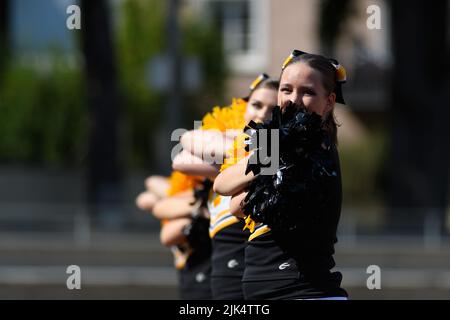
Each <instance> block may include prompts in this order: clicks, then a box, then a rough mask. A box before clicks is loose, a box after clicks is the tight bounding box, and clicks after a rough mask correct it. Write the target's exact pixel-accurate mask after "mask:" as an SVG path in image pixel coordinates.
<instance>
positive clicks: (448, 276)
mask: <svg viewBox="0 0 450 320" xmlns="http://www.w3.org/2000/svg"><path fill="white" fill-rule="evenodd" d="M70 5H78V6H79V8H80V9H81V29H74V30H70V29H69V28H68V27H67V25H66V22H67V20H68V19H69V20H70V19H71V18H70V17H71V16H72V14H73V12H67V8H68V7H69V6H70ZM370 5H376V6H377V8H379V13H380V19H381V20H380V28H379V29H371V28H369V27H368V19H369V20H370V19H371V18H370V17H371V16H373V13H374V11H370V10H369V11H368V7H369V6H370ZM449 14H450V1H448V0H436V1H432V2H429V1H428V2H426V1H409V2H399V1H387V0H386V1H381V0H372V1H368V0H359V1H356V0H339V1H337V0H277V1H275V0H145V1H144V0H109V1H108V0H96V1H88V0H81V1H76V0H41V1H33V0H2V1H0V299H176V298H177V288H176V286H177V282H176V272H175V270H174V268H173V264H172V255H171V253H170V251H169V249H167V248H164V247H162V246H161V245H160V243H159V222H158V221H157V220H155V219H154V218H153V217H152V216H151V214H149V213H143V212H140V211H139V210H138V209H137V208H136V206H135V204H134V201H135V197H136V196H137V195H138V194H139V192H141V191H143V190H144V188H145V186H144V180H145V178H146V177H148V176H149V175H151V174H163V175H168V174H169V173H170V151H171V149H172V147H173V146H174V145H175V144H176V142H171V141H170V133H171V132H172V130H174V129H175V128H181V127H183V128H188V129H189V128H192V127H193V121H194V120H201V118H202V115H203V114H204V113H205V112H207V111H209V110H210V109H211V108H212V107H213V106H215V105H227V104H229V102H230V101H231V98H232V97H240V96H244V95H245V94H246V93H247V88H248V85H249V84H250V82H251V81H252V80H253V79H254V78H255V76H256V75H258V74H259V73H261V72H267V73H269V74H270V75H272V76H273V77H278V76H279V73H280V66H281V64H282V62H283V60H284V59H285V57H286V56H287V55H288V54H289V53H290V52H291V50H292V49H294V48H297V49H301V50H304V51H308V52H317V53H322V54H325V55H327V56H332V57H336V58H338V59H339V61H340V62H341V64H343V65H344V66H345V67H346V69H347V73H348V82H347V84H346V85H345V86H344V94H345V97H346V100H347V103H348V105H347V106H340V105H338V106H337V107H336V108H337V110H336V113H337V118H338V122H339V123H340V124H341V127H340V129H339V144H340V156H341V166H342V172H343V186H344V203H343V209H342V216H341V223H340V226H339V242H338V244H337V248H336V249H337V253H336V256H335V258H336V262H337V266H338V270H340V271H342V273H343V274H344V280H343V287H344V288H346V289H347V290H348V292H349V294H350V298H351V299H449V298H450V250H449V249H450V241H449V240H450V237H449V231H450V207H449V203H448V199H449V193H450V191H449V176H450V142H449V141H450V134H449V132H448V128H449V126H448V125H449V123H448V122H449V121H450V79H449V74H450V73H449V61H450V59H449V56H450V55H449V54H450V52H449V44H450V32H449V31H450V25H449V20H450V19H449ZM369 25H370V23H369ZM69 265H78V266H80V268H81V272H82V280H81V285H82V289H81V290H72V291H71V290H68V289H67V287H66V279H67V277H68V276H69V275H68V274H66V268H67V267H68V266H69ZM370 265H377V266H379V267H380V269H381V289H380V290H369V289H368V288H367V286H366V281H367V278H368V277H369V276H370V274H367V272H366V271H367V268H368V267H369V266H370Z"/></svg>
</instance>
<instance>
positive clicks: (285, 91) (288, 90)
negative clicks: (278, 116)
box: [280, 87, 292, 93]
mask: <svg viewBox="0 0 450 320" xmlns="http://www.w3.org/2000/svg"><path fill="white" fill-rule="evenodd" d="M280 91H281V92H284V93H290V92H292V90H291V89H289V88H286V87H283V88H281V89H280Z"/></svg>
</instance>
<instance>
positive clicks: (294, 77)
mask: <svg viewBox="0 0 450 320" xmlns="http://www.w3.org/2000/svg"><path fill="white" fill-rule="evenodd" d="M321 77H322V75H321V74H320V72H319V71H317V70H315V69H313V68H311V67H309V66H308V65H307V64H305V63H302V62H299V63H294V64H291V65H289V66H287V67H286V69H285V70H284V71H283V74H282V76H281V79H280V88H279V90H278V105H279V106H280V107H281V110H282V111H284V109H285V108H286V107H287V106H288V105H289V103H295V104H296V105H297V106H298V107H300V108H306V109H307V110H309V111H311V112H315V113H317V114H318V115H320V116H321V117H325V116H326V115H327V113H329V112H330V111H332V109H333V107H334V104H335V102H336V94H334V93H330V94H328V93H327V91H326V90H325V88H324V86H323V84H322V78H321ZM246 163H247V161H241V162H240V163H238V164H236V165H235V166H233V167H234V168H233V167H230V168H228V169H227V170H225V171H224V172H222V173H221V174H220V175H219V176H218V177H217V178H216V181H217V179H218V178H219V177H220V176H221V175H223V174H225V173H226V174H227V175H228V173H227V171H229V170H230V174H229V175H228V179H231V180H230V185H229V186H228V189H227V190H219V191H226V192H227V193H228V194H229V193H231V194H232V195H233V197H232V200H231V205H230V212H231V213H232V214H233V215H235V216H237V217H241V218H243V217H245V215H244V214H243V212H242V207H241V203H242V200H243V199H245V197H246V195H247V193H246V192H243V191H242V190H243V189H244V188H245V187H246V186H247V185H248V183H250V181H251V180H253V178H254V176H253V175H252V173H249V174H248V175H245V169H246ZM239 174H240V176H239ZM214 185H215V184H214ZM219 193H220V192H219Z"/></svg>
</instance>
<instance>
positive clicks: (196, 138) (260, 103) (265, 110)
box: [172, 88, 277, 179]
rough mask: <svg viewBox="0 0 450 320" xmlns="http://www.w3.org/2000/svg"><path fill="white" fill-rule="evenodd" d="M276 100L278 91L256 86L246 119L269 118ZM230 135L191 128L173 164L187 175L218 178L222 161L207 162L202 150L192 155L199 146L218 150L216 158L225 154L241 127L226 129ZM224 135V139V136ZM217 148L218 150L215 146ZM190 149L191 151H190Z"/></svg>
mask: <svg viewBox="0 0 450 320" xmlns="http://www.w3.org/2000/svg"><path fill="white" fill-rule="evenodd" d="M276 103H277V92H276V91H275V90H273V89H266V88H261V89H256V90H255V91H254V92H253V93H252V95H251V96H250V99H249V101H248V103H247V108H246V111H245V114H244V120H245V122H246V123H248V122H249V121H250V120H253V121H255V122H262V121H264V120H265V119H267V118H268V117H269V116H270V115H271V112H272V109H273V107H274V106H275V105H276ZM227 133H229V134H230V136H224V135H223V134H221V133H219V132H218V131H214V130H211V132H205V131H204V132H201V131H200V130H193V131H189V132H187V133H186V134H184V135H183V137H182V138H181V143H182V145H183V148H184V149H185V150H184V151H182V152H181V153H180V154H178V155H177V156H176V157H175V159H174V160H173V163H172V168H173V169H174V170H177V171H181V172H183V173H185V174H188V175H200V176H205V177H209V178H210V179H214V178H216V175H217V174H218V173H219V168H220V166H219V165H214V164H207V163H206V162H203V160H202V159H201V154H195V155H192V154H191V152H194V150H197V151H198V150H200V151H203V152H205V154H211V155H213V154H216V153H217V154H218V155H216V157H214V158H223V155H224V154H225V152H226V151H227V150H228V149H230V148H231V146H232V144H233V139H234V137H235V136H236V135H237V134H238V133H240V131H239V130H232V131H231V132H229V131H227ZM224 138H225V139H224ZM214 148H215V149H216V150H215V149H214ZM189 151H190V152H189Z"/></svg>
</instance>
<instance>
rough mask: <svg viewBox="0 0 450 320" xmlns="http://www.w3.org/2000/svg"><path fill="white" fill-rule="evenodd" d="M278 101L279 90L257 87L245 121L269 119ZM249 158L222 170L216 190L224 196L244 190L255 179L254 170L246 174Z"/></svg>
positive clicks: (215, 181)
mask: <svg viewBox="0 0 450 320" xmlns="http://www.w3.org/2000/svg"><path fill="white" fill-rule="evenodd" d="M276 103H277V91H275V90H273V89H267V88H261V89H256V90H255V91H254V92H253V94H252V95H251V97H250V99H249V101H248V104H247V111H246V114H245V121H247V122H248V121H250V120H253V121H255V122H262V121H264V120H266V119H268V118H269V117H270V115H271V111H272V109H273V108H274V107H275V105H276ZM247 160H248V157H246V158H244V159H242V160H241V161H239V162H238V163H237V164H235V165H233V166H231V167H229V168H227V169H226V170H224V171H222V172H221V173H220V174H219V175H218V176H217V177H216V179H215V180H214V186H213V188H214V191H215V192H217V193H219V194H221V195H224V196H233V195H235V194H236V193H238V192H239V191H240V190H242V188H243V187H245V186H246V185H247V184H248V183H249V182H250V181H251V180H252V179H253V173H252V172H250V173H249V174H247V175H245V169H246V167H247Z"/></svg>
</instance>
